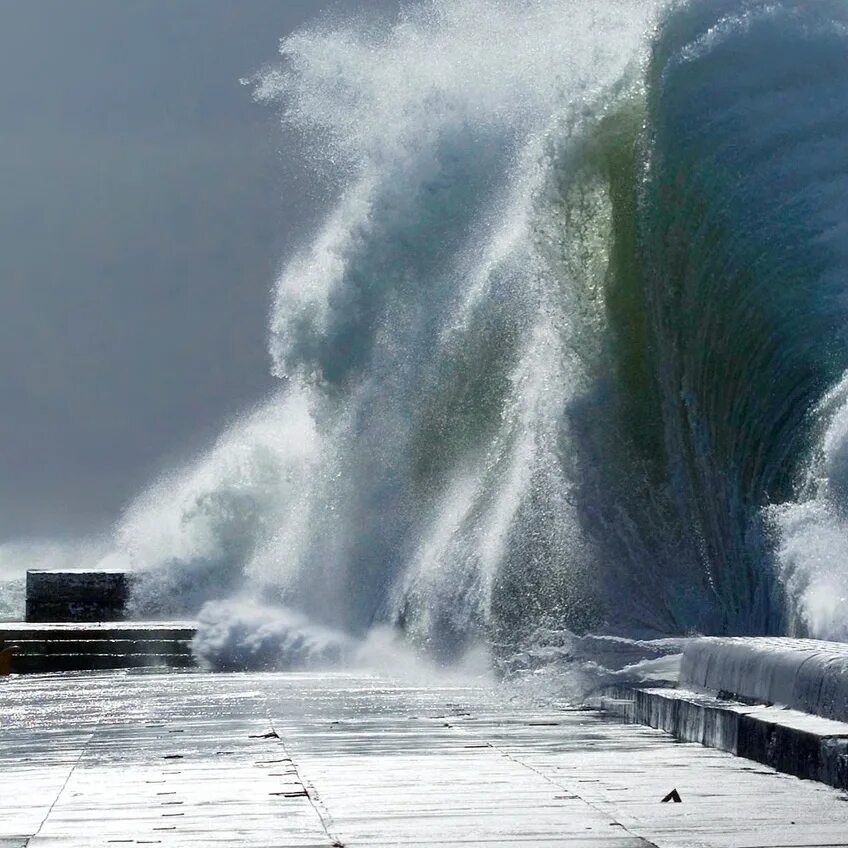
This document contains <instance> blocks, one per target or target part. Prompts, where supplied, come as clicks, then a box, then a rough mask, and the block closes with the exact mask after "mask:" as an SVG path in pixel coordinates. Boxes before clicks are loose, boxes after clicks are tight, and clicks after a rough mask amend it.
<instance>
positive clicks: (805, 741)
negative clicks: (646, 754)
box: [599, 688, 848, 789]
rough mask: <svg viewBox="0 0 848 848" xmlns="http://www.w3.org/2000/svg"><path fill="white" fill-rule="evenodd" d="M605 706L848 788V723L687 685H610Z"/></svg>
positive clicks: (612, 711) (627, 716)
mask: <svg viewBox="0 0 848 848" xmlns="http://www.w3.org/2000/svg"><path fill="white" fill-rule="evenodd" d="M599 705H600V707H601V709H603V710H604V711H606V712H607V713H609V714H612V715H615V716H618V717H619V718H622V719H623V720H625V721H627V722H629V723H635V724H645V725H648V726H649V727H654V728H657V729H658V730H664V731H666V732H667V733H670V734H672V735H673V736H675V737H677V738H678V739H682V740H684V741H687V742H698V743H700V744H701V745H705V746H707V747H710V748H718V749H720V750H722V751H728V752H730V753H732V754H736V755H737V756H740V757H745V758H747V759H749V760H753V761H754V762H758V763H761V764H763V765H766V766H770V767H771V768H774V769H776V770H777V771H781V772H784V773H785V774H791V775H795V776H796V777H801V778H805V779H809V780H818V781H820V782H822V783H826V784H829V785H830V786H835V787H837V788H839V789H848V723H845V722H841V721H834V720H832V719H829V718H823V717H821V716H816V715H811V714H809V713H805V712H800V711H798V710H793V709H787V708H782V707H776V706H769V705H756V704H755V705H751V704H743V703H741V702H738V701H732V700H726V699H723V698H719V697H717V696H714V695H710V694H706V693H701V692H694V691H688V690H682V689H668V688H661V689H652V688H634V689H631V690H630V692H629V697H628V696H625V693H624V692H623V691H622V690H621V689H615V690H611V691H610V692H609V693H608V694H607V695H604V696H602V697H601V698H600V700H599Z"/></svg>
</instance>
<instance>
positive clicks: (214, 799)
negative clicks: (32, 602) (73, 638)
mask: <svg viewBox="0 0 848 848" xmlns="http://www.w3.org/2000/svg"><path fill="white" fill-rule="evenodd" d="M672 789H677V790H678V793H679V794H680V797H681V798H682V803H677V804H676V803H661V799H662V798H663V797H665V796H666V795H667V794H668V793H669V792H670V791H671V790H672ZM845 800H846V796H845V795H844V793H841V792H839V791H837V790H834V789H830V788H828V787H826V786H824V785H821V784H818V783H814V782H811V781H802V780H799V779H797V778H794V777H790V776H787V775H782V774H778V773H777V772H774V771H772V770H771V769H768V768H766V767H763V766H760V765H757V764H754V763H751V762H749V761H746V760H743V759H739V758H736V757H733V756H732V755H730V754H727V753H724V752H721V751H717V750H711V749H706V748H702V747H700V746H699V745H696V744H691V743H681V742H677V741H676V740H674V739H673V738H672V737H670V736H668V735H666V734H665V733H663V732H661V731H657V730H653V729H651V728H646V727H641V726H636V725H624V724H618V723H615V722H612V721H610V720H608V719H605V718H604V717H603V716H602V715H601V714H600V713H598V712H593V711H588V710H581V709H565V708H556V707H553V706H539V705H533V704H531V703H528V702H526V701H524V700H522V699H518V698H516V697H514V696H510V693H509V692H507V691H503V690H500V691H497V690H496V691H491V690H488V689H485V688H480V687H475V686H471V685H469V686H459V685H430V686H418V685H410V684H404V683H399V682H393V681H391V680H387V679H383V678H381V677H377V676H374V675H370V674H365V673H356V674H341V673H328V674H229V675H223V674H202V673H198V672H170V673H151V672H143V671H132V670H129V671H116V672H93V673H68V674H54V675H27V676H12V677H9V678H4V679H0V803H2V815H0V846H2V847H3V848H11V846H15V848H18V846H32V848H47V846H54V848H60V847H61V848H71V846H74V848H77V846H101V845H102V846H114V845H143V844H148V845H149V844H153V845H163V846H168V845H170V846H175V848H176V846H201V845H203V846H241V845H244V846H269V848H270V846H274V848H289V846H292V848H294V847H295V846H298V848H313V847H314V848H317V846H322V847H323V848H326V846H363V848H387V847H388V846H416V845H420V846H430V848H436V846H439V847H440V848H448V846H451V848H454V847H455V846H456V848H458V846H473V845H494V846H500V848H508V846H514V847H515V848H519V846H520V848H531V846H576V848H637V846H643V847H644V846H649V845H656V846H662V848H665V846H692V848H695V846H699V847H700V848H707V846H709V847H710V848H711V847H712V846H716V848H718V846H736V848H743V846H745V848H755V846H764V847H765V846H768V848H779V846H793V847H794V848H798V846H807V848H809V846H848V803H846V802H845Z"/></svg>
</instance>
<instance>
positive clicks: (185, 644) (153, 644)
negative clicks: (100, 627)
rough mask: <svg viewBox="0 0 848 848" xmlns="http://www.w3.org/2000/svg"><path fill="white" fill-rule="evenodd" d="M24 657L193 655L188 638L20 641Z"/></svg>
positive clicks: (19, 644)
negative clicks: (42, 655) (30, 655)
mask: <svg viewBox="0 0 848 848" xmlns="http://www.w3.org/2000/svg"><path fill="white" fill-rule="evenodd" d="M15 644H16V645H17V646H18V647H19V648H20V649H21V650H20V653H22V654H103V653H109V654H191V642H190V641H189V640H187V639H16V640H15Z"/></svg>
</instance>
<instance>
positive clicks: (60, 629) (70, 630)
mask: <svg viewBox="0 0 848 848" xmlns="http://www.w3.org/2000/svg"><path fill="white" fill-rule="evenodd" d="M196 632H197V626H196V625H195V624H194V623H193V622H185V621H180V622H173V621H163V622H159V621H153V622H151V621H132V622H130V621H97V622H90V623H85V622H83V623H79V622H61V623H59V622H57V623H50V624H44V623H37V622H28V621H21V622H8V621H6V622H0V643H5V644H8V643H10V642H14V641H16V640H21V639H24V640H33V639H43V640H53V639H182V640H189V641H190V640H191V639H193V638H194V634H195V633H196Z"/></svg>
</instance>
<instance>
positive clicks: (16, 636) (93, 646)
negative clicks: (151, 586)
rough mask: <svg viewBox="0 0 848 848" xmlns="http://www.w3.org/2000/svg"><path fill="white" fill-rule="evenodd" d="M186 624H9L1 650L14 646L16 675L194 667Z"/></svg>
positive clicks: (1, 635) (1, 628)
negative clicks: (15, 649) (15, 647)
mask: <svg viewBox="0 0 848 848" xmlns="http://www.w3.org/2000/svg"><path fill="white" fill-rule="evenodd" d="M194 633H195V627H194V625H193V624H191V623H187V622H161V623H160V622H95V623H91V624H80V623H73V624H67V623H57V624H43V623H38V624H35V623H30V622H20V623H6V624H3V625H0V649H2V648H3V647H5V646H9V645H15V646H17V649H18V650H17V651H16V652H15V655H14V656H13V658H12V663H11V671H12V673H13V674H29V673H36V672H38V673H43V672H50V671H90V670H100V669H117V668H138V667H168V668H174V667H180V668H182V667H187V666H192V665H194V657H193V656H192V653H191V640H192V638H193V637H194Z"/></svg>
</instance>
